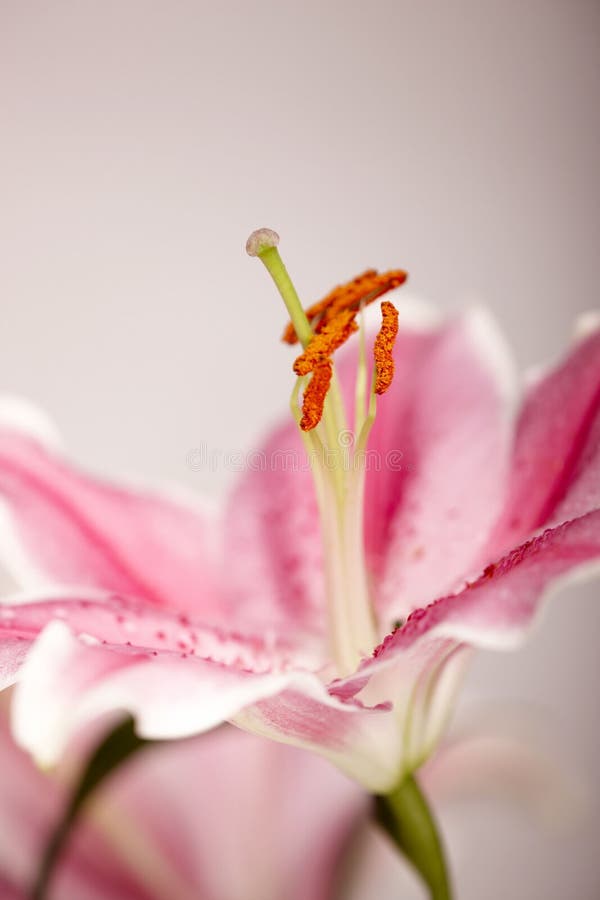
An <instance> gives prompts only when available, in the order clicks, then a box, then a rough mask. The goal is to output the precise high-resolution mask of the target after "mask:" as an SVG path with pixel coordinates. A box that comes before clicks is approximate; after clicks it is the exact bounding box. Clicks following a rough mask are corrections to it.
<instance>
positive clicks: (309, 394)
mask: <svg viewBox="0 0 600 900" xmlns="http://www.w3.org/2000/svg"><path fill="white" fill-rule="evenodd" d="M332 376H333V365H332V363H331V360H327V361H326V362H324V363H321V364H320V365H318V366H317V368H316V369H315V370H314V372H313V374H312V378H311V379H310V383H309V385H308V387H307V388H306V390H305V391H304V397H303V400H302V418H301V419H300V428H301V429H302V431H311V430H312V429H313V428H316V427H317V425H318V424H319V422H320V421H321V419H322V417H323V406H324V403H325V396H326V394H327V391H328V390H329V385H330V384H331V378H332Z"/></svg>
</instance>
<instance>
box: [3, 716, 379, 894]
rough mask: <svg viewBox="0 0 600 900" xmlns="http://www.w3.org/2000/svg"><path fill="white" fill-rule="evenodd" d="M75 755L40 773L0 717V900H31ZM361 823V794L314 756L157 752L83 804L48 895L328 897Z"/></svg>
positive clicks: (243, 746)
mask: <svg viewBox="0 0 600 900" xmlns="http://www.w3.org/2000/svg"><path fill="white" fill-rule="evenodd" d="M80 749H81V747H77V748H70V750H69V752H68V754H66V755H65V757H64V758H63V761H62V762H61V765H60V766H59V768H58V769H57V770H56V771H55V772H54V773H53V774H52V775H50V774H49V773H44V772H41V771H40V770H39V769H37V768H36V767H35V765H34V764H33V762H32V760H31V758H30V757H29V756H28V755H27V754H26V753H25V752H24V751H23V750H21V749H20V748H18V747H17V746H16V744H15V743H14V741H13V740H12V739H11V736H10V732H9V728H8V721H7V717H6V715H5V714H4V713H2V712H0V762H1V764H2V772H3V777H2V782H1V784H0V894H1V896H2V897H3V898H4V900H27V898H29V897H31V886H32V882H33V878H34V876H35V872H36V868H37V867H38V866H39V862H40V859H41V857H42V852H43V850H44V848H45V846H46V843H47V841H48V838H49V835H50V833H51V830H52V829H53V828H54V827H55V825H56V822H57V821H58V820H59V818H60V815H61V811H62V808H63V806H64V804H65V802H66V797H67V793H68V792H67V788H68V785H69V783H70V782H71V781H72V774H73V770H74V769H76V768H77V767H78V763H79V762H80V760H79V757H80V752H79V751H80ZM307 796H308V797H309V798H310V801H309V802H307ZM365 812H366V804H365V801H364V797H361V792H360V790H359V788H358V786H357V785H354V784H352V782H350V781H349V780H348V779H346V778H344V777H343V776H342V775H341V774H340V773H339V772H337V771H335V769H333V768H332V767H331V766H329V765H328V764H327V763H326V762H325V761H324V760H321V759H319V758H318V757H317V756H315V754H309V753H303V752H302V751H298V750H294V749H293V748H290V747H285V746H283V745H281V744H275V743H273V742H271V741H263V740H260V739H259V738H256V737H253V736H252V735H249V734H244V733H243V732H241V731H240V730H239V729H234V728H230V727H226V728H222V729H218V730H216V731H214V732H212V733H211V734H209V735H204V736H202V737H199V738H195V739H190V740H189V741H177V742H173V743H168V744H166V745H160V744H157V745H154V746H153V747H152V748H151V749H149V750H145V751H144V752H143V753H141V754H140V755H139V756H138V757H136V758H135V759H134V760H132V761H131V762H130V763H128V765H127V766H126V767H125V768H123V769H121V770H120V771H119V772H118V773H116V774H114V775H113V776H112V778H111V780H110V782H109V783H108V784H107V785H106V786H105V788H104V789H103V790H102V791H101V792H100V793H99V796H98V797H97V798H95V799H94V801H93V803H91V804H89V805H88V807H87V812H86V816H85V817H84V819H83V820H82V821H81V822H80V823H79V825H78V827H77V829H76V830H75V831H74V833H73V835H72V837H71V839H70V841H69V843H68V844H67V847H66V848H65V852H64V853H63V854H62V856H61V860H60V862H59V864H58V866H57V869H56V872H55V874H54V877H53V878H52V880H51V883H50V886H49V890H48V893H47V895H46V896H48V898H49V900H52V898H65V897H76V898H77V900H104V898H106V897H111V898H114V900H161V898H162V900H167V898H168V900H173V898H178V900H195V898H197V897H202V898H203V900H281V897H289V898H290V900H332V898H333V897H334V896H336V897H339V894H338V893H337V891H338V889H339V887H340V876H341V871H340V866H342V865H343V863H344V855H345V852H346V850H347V849H349V847H350V845H351V844H353V842H354V837H355V831H356V829H357V826H358V825H359V824H360V822H361V821H362V819H363V818H364V816H365ZM365 896H368V895H365Z"/></svg>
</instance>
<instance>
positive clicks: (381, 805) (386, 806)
mask: <svg viewBox="0 0 600 900" xmlns="http://www.w3.org/2000/svg"><path fill="white" fill-rule="evenodd" d="M375 817H376V819H377V821H378V823H379V825H380V826H381V827H382V828H383V829H384V831H386V832H387V833H388V835H389V836H390V837H391V839H392V840H393V841H394V843H395V844H396V846H397V847H398V848H399V850H400V851H401V853H403V855H404V856H405V857H406V858H407V859H408V861H409V862H410V863H412V865H413V866H414V867H415V869H416V870H417V872H418V873H419V875H420V876H421V878H422V879H423V881H424V882H425V884H426V885H427V887H428V889H429V895H430V897H431V900H451V898H452V893H451V890H450V881H449V877H448V870H447V867H446V860H445V857H444V849H443V847H442V842H441V838H440V834H439V831H438V827H437V824H436V821H435V819H434V817H433V814H432V812H431V810H430V808H429V805H428V803H427V800H426V799H425V797H424V796H423V793H422V792H421V789H420V787H419V785H418V784H417V782H416V780H415V778H414V776H412V775H409V776H407V777H406V778H405V779H404V780H403V781H402V782H401V784H400V786H399V787H397V788H396V789H395V790H394V791H392V792H391V793H390V794H387V795H386V796H381V797H375Z"/></svg>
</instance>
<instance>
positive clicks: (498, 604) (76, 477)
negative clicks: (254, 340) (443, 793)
mask: <svg viewBox="0 0 600 900" xmlns="http://www.w3.org/2000/svg"><path fill="white" fill-rule="evenodd" d="M276 245H277V239H276V235H274V233H273V232H269V231H268V230H261V231H260V232H257V233H255V234H254V235H253V236H252V238H251V240H250V241H249V251H250V252H251V253H252V254H253V255H257V256H259V258H260V259H261V260H262V261H263V262H264V263H265V265H266V266H267V268H268V269H269V271H270V273H271V275H272V276H273V278H274V280H275V282H276V284H277V286H278V288H279V289H280V292H281V294H282V296H283V299H284V301H285V303H286V305H287V308H288V311H289V313H290V318H291V322H290V326H289V327H288V330H287V331H286V339H287V340H288V341H290V342H291V341H294V340H296V339H299V340H300V342H301V343H302V345H303V348H302V352H301V353H300V355H299V356H298V358H297V359H296V363H295V372H296V373H297V382H296V387H295V389H294V393H293V397H292V416H291V417H290V418H289V420H288V421H287V423H284V424H283V425H281V426H280V427H278V428H277V429H276V430H275V431H274V432H273V433H272V434H270V435H269V436H268V437H267V438H266V440H265V442H264V444H263V445H262V448H261V450H260V453H258V454H256V453H254V454H252V460H251V461H250V462H249V465H248V468H247V471H246V472H245V473H244V474H243V476H242V477H241V479H240V481H239V483H238V484H237V486H236V487H235V489H234V491H233V494H232V496H231V498H230V502H229V503H228V505H227V507H226V509H225V511H224V513H223V516H222V520H221V521H220V522H219V523H216V522H215V520H213V519H211V517H210V516H208V515H207V514H206V513H205V512H203V511H198V510H196V509H195V508H193V507H192V506H190V505H188V504H186V503H184V502H182V501H180V500H178V499H175V498H173V497H166V496H162V495H161V494H160V493H158V492H148V491H137V490H134V489H133V488H130V487H117V486H114V485H112V484H109V483H105V482H103V481H101V480H100V479H98V478H94V477H91V476H88V475H86V474H84V473H83V472H81V471H80V470H79V469H77V468H75V467H73V466H71V465H70V464H69V463H68V462H67V461H66V460H65V458H64V457H63V456H62V455H61V453H60V452H59V451H57V449H56V446H55V444H54V443H53V441H52V436H51V435H50V434H49V433H48V429H47V428H45V427H42V424H43V423H41V421H40V417H39V416H38V417H33V416H32V415H31V414H28V415H26V414H25V412H24V410H23V407H16V406H15V405H14V404H13V405H12V407H13V408H12V411H11V410H10V409H8V410H6V414H5V415H4V419H3V421H4V425H3V427H2V430H1V433H0V496H1V497H2V498H3V500H4V507H5V515H4V528H3V536H2V541H1V542H0V544H1V549H2V551H3V556H4V559H5V561H6V563H7V564H8V565H10V564H11V563H12V565H13V568H14V569H15V576H16V577H17V579H18V580H19V581H20V583H21V584H23V585H24V586H25V587H26V588H27V589H28V590H29V593H27V594H25V595H21V596H18V597H16V598H13V599H11V600H9V601H8V602H7V603H6V604H5V605H3V607H2V608H1V609H0V659H1V660H2V662H1V668H0V671H1V672H2V675H3V680H4V683H5V684H10V683H13V682H15V681H16V682H18V683H17V687H16V693H15V698H14V704H13V709H14V713H13V729H14V734H15V736H16V738H17V740H18V742H19V743H20V744H21V745H22V746H23V747H25V748H27V749H28V750H29V751H31V752H32V753H33V754H34V755H35V756H36V758H37V759H38V760H39V761H41V762H42V763H45V764H49V763H52V762H54V761H55V760H56V759H57V758H58V757H59V756H60V754H61V753H62V751H63V749H64V747H65V744H66V743H67V741H68V740H69V738H70V736H71V735H73V734H74V733H75V732H76V731H78V730H79V729H80V728H81V727H82V726H83V725H84V724H85V723H86V722H88V721H89V720H91V719H93V718H95V717H97V716H100V715H102V714H103V713H106V712H107V711H109V710H114V709H125V710H127V711H129V712H131V714H132V715H133V716H134V718H135V720H136V723H137V726H136V727H137V730H138V733H139V734H140V735H141V736H143V737H147V738H177V737H184V736H187V735H191V734H195V733H197V732H202V731H206V730H208V729H210V728H212V727H214V726H215V725H217V724H219V723H221V722H223V721H225V720H227V721H230V722H233V723H234V724H236V725H238V726H240V727H241V728H243V729H245V730H248V731H252V732H254V733H256V734H259V735H263V736H266V737H270V738H273V739H275V740H276V741H283V742H286V743H290V744H293V745H296V746H300V747H305V748H308V749H310V750H313V751H316V752H317V753H319V754H321V755H323V756H325V757H327V758H328V759H329V760H331V761H332V762H333V763H334V764H335V765H337V766H338V767H339V768H340V769H342V770H343V771H344V772H345V773H346V774H348V775H350V776H351V777H352V778H354V779H356V780H358V781H359V782H360V783H361V784H362V785H364V787H365V788H367V790H369V791H370V792H372V793H376V794H387V793H388V792H390V791H391V790H392V789H393V788H394V787H395V786H396V785H398V784H399V783H400V782H401V781H402V779H403V778H405V777H406V776H407V775H409V774H410V773H412V772H413V771H414V770H415V769H417V768H418V767H419V766H420V765H421V764H422V763H423V761H424V760H426V759H427V758H428V757H429V756H430V754H431V753H432V751H433V750H434V748H435V747H436V744H437V743H438V741H439V739H440V736H441V735H442V733H443V731H444V728H445V725H446V723H447V721H448V718H449V715H450V713H451V711H452V709H453V705H454V698H455V695H456V692H457V690H458V688H459V686H460V683H461V679H462V676H463V673H464V670H465V666H466V664H467V663H468V661H469V659H470V656H471V653H472V650H473V649H474V648H485V649H494V650H509V649H511V648H513V647H516V646H518V645H519V644H520V643H521V642H522V641H523V640H524V638H525V637H526V635H527V632H528V630H529V628H530V625H531V623H532V621H533V620H534V618H535V617H536V615H537V612H538V610H539V608H540V605H541V603H542V600H543V599H544V598H546V597H547V596H548V595H549V594H550V593H551V592H554V591H556V590H557V589H558V588H559V587H562V586H563V585H564V583H565V580H566V579H567V578H568V577H573V576H580V575H583V574H590V573H592V572H595V571H597V564H598V560H599V559H600V508H599V507H600V478H599V471H600V462H599V452H600V449H599V448H600V415H599V408H600V332H599V331H598V329H597V328H596V327H592V325H590V323H588V326H589V327H588V328H587V331H586V333H585V334H584V335H583V336H582V337H580V339H579V340H578V342H577V343H576V344H575V345H574V346H573V347H572V348H571V350H570V351H569V352H568V354H567V355H566V357H565V358H564V359H563V360H562V361H560V362H559V363H558V364H556V365H554V366H552V367H551V368H550V369H548V370H546V371H545V372H543V373H541V374H538V376H537V378H536V380H535V381H533V382H531V383H530V384H528V386H527V388H526V390H525V392H524V396H523V398H522V400H521V404H520V407H519V406H517V404H516V396H515V384H516V382H515V379H514V377H513V374H512V368H511V362H510V358H509V356H508V354H507V352H506V350H505V347H504V343H503V341H502V339H501V338H500V337H499V336H498V334H497V332H496V329H495V327H494V325H493V323H492V322H491V321H490V319H489V318H488V316H487V315H485V314H484V313H483V312H481V311H470V312H467V313H465V314H464V315H462V316H459V317H457V318H454V319H451V320H450V321H446V322H441V321H439V320H438V319H437V318H435V317H434V316H431V315H429V314H423V313H414V312H412V311H411V308H410V304H409V303H408V302H406V303H403V301H402V292H400V293H399V294H398V297H399V300H398V302H397V307H398V310H399V330H398V333H397V335H396V329H397V320H396V306H394V305H392V304H391V303H390V302H389V301H384V304H383V323H382V326H381V327H380V330H379V332H378V334H377V336H376V337H375V338H374V340H373V336H372V335H371V334H370V333H369V332H368V329H367V326H366V325H364V324H361V322H362V319H363V316H366V315H368V314H369V313H368V311H367V313H363V312H362V309H363V307H364V306H365V305H366V304H368V303H369V302H370V301H372V300H374V299H377V298H378V297H380V296H381V295H382V294H383V293H384V292H386V291H387V290H389V289H391V288H395V287H398V286H399V285H400V284H401V282H402V281H403V280H404V277H405V276H404V273H401V272H393V273H387V274H384V275H378V274H377V273H374V272H373V271H371V270H370V271H369V272H367V273H365V274H364V275H362V276H359V278H358V279H354V280H353V281H352V282H351V283H350V284H349V285H344V286H341V287H339V288H336V289H335V290H334V291H333V292H332V293H331V294H330V295H328V297H326V298H325V300H324V301H321V303H320V304H316V305H315V306H313V307H312V308H309V310H308V311H307V313H305V312H304V311H303V309H302V307H301V305H300V302H299V300H298V298H297V295H296V293H295V290H294V288H293V285H292V284H291V281H290V279H289V276H288V274H287V272H286V270H285V268H284V267H283V264H282V262H281V259H280V257H279V255H278V251H277V247H276ZM592 324H593V323H592ZM356 330H358V332H359V333H358V334H353V332H355V331H356ZM346 340H348V341H349V342H350V345H349V347H348V350H347V352H346V351H344V350H340V346H341V344H342V343H345V342H346ZM371 350H372V351H373V353H374V364H373V363H372V362H371V360H372V356H371ZM344 354H345V355H344ZM334 357H335V359H334ZM373 365H374V369H373ZM370 374H371V378H370V379H369V375H370ZM301 392H302V393H303V398H302V400H300V393H301ZM248 402H249V403H250V402H252V396H251V393H250V394H249V399H248ZM34 418H35V419H36V421H33V419H34ZM26 420H28V421H26ZM307 459H309V461H310V465H308V464H306V460H307ZM50 583H52V585H53V587H52V589H51V590H50V589H49V587H48V585H49V584H50Z"/></svg>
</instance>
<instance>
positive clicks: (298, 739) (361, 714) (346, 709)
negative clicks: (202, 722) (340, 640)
mask: <svg viewBox="0 0 600 900" xmlns="http://www.w3.org/2000/svg"><path fill="white" fill-rule="evenodd" d="M232 722H233V723H234V724H235V725H238V726H239V727H240V728H244V729H245V730H247V731H250V732H252V733H253V734H258V735H261V736H262V737H267V738H271V739H272V740H275V741H280V742H282V743H284V744H290V745H292V746H294V747H302V748H304V749H307V750H311V751H313V752H316V753H318V754H320V755H321V756H324V757H325V758H326V759H328V760H330V761H331V762H332V763H333V764H334V765H335V766H337V767H338V768H339V769H341V771H342V772H344V773H345V774H346V775H348V776H349V777H350V778H352V779H354V780H355V781H358V782H359V784H362V785H363V786H364V787H365V788H366V789H367V790H368V791H369V792H371V793H375V794H376V793H385V792H387V791H389V790H390V789H391V788H392V786H393V785H394V784H395V783H396V782H397V780H398V777H399V772H401V770H402V764H403V747H402V731H401V727H400V726H399V723H398V719H397V715H396V711H395V710H393V709H392V708H391V705H390V704H387V705H384V704H382V705H379V706H374V707H372V706H367V705H363V704H362V703H361V702H360V701H358V700H356V699H355V698H348V699H342V697H341V695H340V696H337V695H336V694H334V693H328V692H326V691H325V690H324V689H323V685H321V684H319V683H316V682H313V683H311V682H310V681H309V680H308V679H302V680H300V679H295V680H294V681H291V680H290V684H289V686H287V687H286V688H285V689H284V690H281V691H279V692H277V693H273V694H272V695H270V696H268V697H265V698H264V699H262V700H259V701H258V702H256V703H254V704H252V705H249V706H247V707H244V708H243V709H242V710H240V712H238V713H237V714H236V715H235V716H234V717H232Z"/></svg>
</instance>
